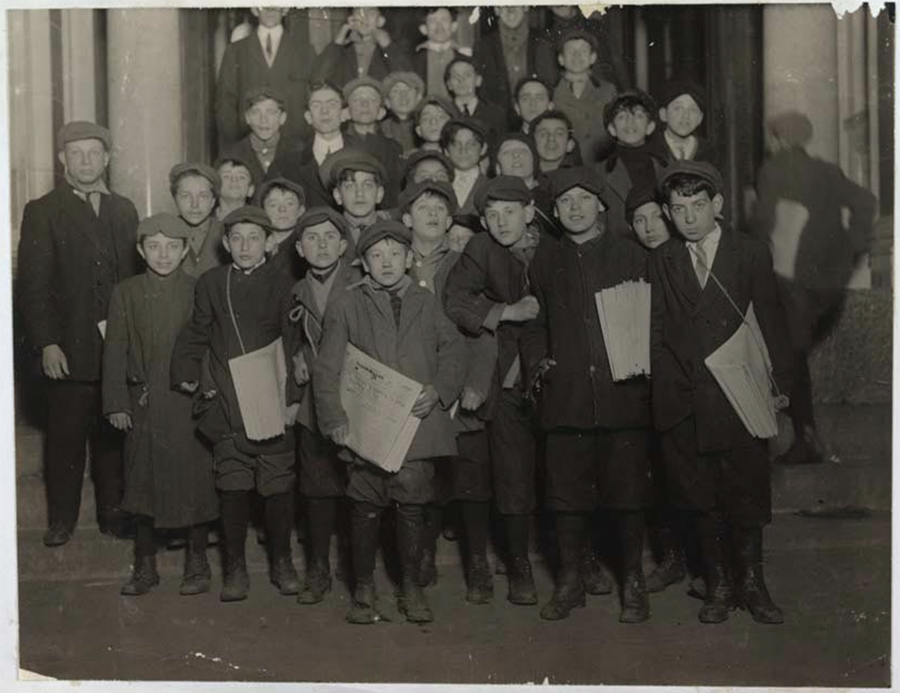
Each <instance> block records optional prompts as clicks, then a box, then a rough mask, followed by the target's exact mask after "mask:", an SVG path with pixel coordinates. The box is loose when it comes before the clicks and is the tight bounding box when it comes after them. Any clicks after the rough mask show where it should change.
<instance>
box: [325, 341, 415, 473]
mask: <svg viewBox="0 0 900 693" xmlns="http://www.w3.org/2000/svg"><path fill="white" fill-rule="evenodd" d="M421 392H422V386H421V385H420V384H419V383H417V382H416V381H415V380H411V379H410V378H407V377H406V376H405V375H403V374H401V373H398V372H397V371H395V370H393V369H392V368H389V367H388V366H385V365H384V364H383V363H380V362H378V361H376V360H375V359H373V358H372V357H370V356H368V355H367V354H365V353H363V352H362V351H360V350H359V349H357V348H356V347H355V346H353V345H352V344H348V345H347V353H346V354H345V356H344V367H343V369H342V371H341V405H342V406H343V408H344V412H346V414H347V419H348V420H349V422H350V440H349V442H348V443H347V447H349V448H350V449H351V450H353V451H354V452H355V453H356V454H357V455H359V456H360V457H362V458H363V459H365V460H368V461H369V462H372V463H374V464H376V465H378V466H379V467H381V468H382V469H385V470H387V471H389V472H397V471H399V470H400V467H401V465H402V464H403V460H404V459H406V453H407V452H409V446H410V445H411V444H412V441H413V438H414V437H415V435H416V430H417V429H418V428H419V421H420V419H419V418H418V417H416V416H413V415H412V414H411V413H410V412H411V411H412V408H413V405H414V404H415V403H416V400H417V399H418V397H419V394H420V393H421Z"/></svg>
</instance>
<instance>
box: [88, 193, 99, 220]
mask: <svg viewBox="0 0 900 693" xmlns="http://www.w3.org/2000/svg"><path fill="white" fill-rule="evenodd" d="M88 199H89V200H90V201H91V207H93V208H94V214H96V215H97V216H98V217H99V216H100V193H98V192H92V193H88Z"/></svg>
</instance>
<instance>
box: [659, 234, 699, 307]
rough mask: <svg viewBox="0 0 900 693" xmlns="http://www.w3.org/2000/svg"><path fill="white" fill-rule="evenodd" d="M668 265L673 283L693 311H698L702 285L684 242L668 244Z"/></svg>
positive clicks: (678, 241) (674, 241)
mask: <svg viewBox="0 0 900 693" xmlns="http://www.w3.org/2000/svg"><path fill="white" fill-rule="evenodd" d="M666 263H667V264H668V266H669V276H670V277H672V283H673V284H674V285H675V287H676V288H677V289H678V291H679V292H680V293H681V294H682V296H683V297H684V299H685V302H686V303H687V304H688V305H689V306H690V307H691V309H692V310H696V307H697V302H698V301H699V300H700V283H699V282H698V281H697V275H696V273H695V272H694V265H693V263H692V262H691V258H690V251H689V250H688V249H687V246H686V245H685V244H684V242H683V241H680V240H673V241H671V242H669V243H667V244H666Z"/></svg>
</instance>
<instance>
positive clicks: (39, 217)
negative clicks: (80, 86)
mask: <svg viewBox="0 0 900 693" xmlns="http://www.w3.org/2000/svg"><path fill="white" fill-rule="evenodd" d="M110 145H111V137H110V133H109V130H107V129H106V128H104V127H101V126H99V125H96V124H94V123H88V122H83V121H75V122H70V123H67V124H66V125H65V126H63V128H62V129H61V130H60V132H59V135H58V147H59V160H60V162H62V164H63V166H64V168H65V182H63V183H62V184H61V185H59V186H57V187H56V188H55V189H53V190H52V191H50V192H49V193H47V194H46V195H44V196H43V197H41V198H40V199H37V200H32V201H31V202H29V203H28V204H27V205H26V206H25V213H24V217H23V219H22V237H21V241H20V243H19V272H18V285H19V287H18V288H19V302H20V308H21V311H22V316H23V323H24V325H25V329H26V332H27V334H28V339H29V341H30V343H31V346H32V347H33V348H34V349H35V351H36V352H38V353H39V354H40V356H41V369H42V371H43V375H44V377H45V378H46V379H47V383H46V384H47V405H48V421H47V447H46V466H45V480H46V484H47V501H48V519H49V529H48V530H47V533H46V534H45V535H44V544H45V545H47V546H60V545H62V544H65V543H66V542H67V541H68V540H69V538H70V537H71V534H72V531H73V529H74V528H75V525H76V523H77V521H78V511H79V505H80V501H81V484H82V481H83V478H84V469H85V462H86V455H85V444H86V443H87V441H88V438H90V442H91V457H92V461H91V470H92V476H93V479H94V487H95V492H96V498H97V514H98V520H99V523H100V529H101V531H103V532H105V533H117V532H119V531H121V523H122V514H121V511H119V510H118V503H119V500H120V496H121V493H122V468H121V466H122V462H121V440H120V439H119V437H118V436H117V434H116V433H115V431H114V430H113V428H112V427H111V426H110V425H109V424H108V423H107V422H105V421H101V420H100V418H99V415H100V372H101V371H100V360H101V354H102V351H103V336H102V333H103V330H104V328H105V327H106V312H107V308H108V305H109V298H110V295H111V293H112V289H113V287H114V286H115V285H116V284H117V283H118V282H120V281H122V280H123V279H127V278H128V277H131V276H132V275H134V274H135V273H136V272H137V252H136V247H135V241H136V229H137V223H138V216H137V211H136V210H135V208H134V205H133V204H132V203H131V201H130V200H128V199H126V198H124V197H122V196H120V195H116V194H115V193H112V192H110V191H109V189H108V188H107V187H106V184H105V183H104V180H103V175H104V173H105V171H106V168H107V166H108V165H109V151H110Z"/></svg>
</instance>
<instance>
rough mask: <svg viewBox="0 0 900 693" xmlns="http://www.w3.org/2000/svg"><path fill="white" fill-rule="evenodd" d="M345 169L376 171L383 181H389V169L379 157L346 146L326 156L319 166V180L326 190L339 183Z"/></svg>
mask: <svg viewBox="0 0 900 693" xmlns="http://www.w3.org/2000/svg"><path fill="white" fill-rule="evenodd" d="M344 171H365V172H367V173H374V174H376V175H378V176H379V177H380V178H381V182H382V183H385V182H386V181H387V170H386V169H385V168H384V165H383V164H382V163H381V162H380V161H379V160H378V159H376V158H375V157H374V156H372V155H371V154H369V153H368V152H364V151H363V150H361V149H353V148H352V147H344V148H343V149H339V150H338V151H336V152H334V153H333V154H329V155H328V156H327V157H325V161H323V162H322V165H321V166H319V180H320V181H322V185H323V186H324V187H325V189H326V190H331V189H332V188H334V187H335V186H336V185H337V182H338V180H339V179H340V177H341V175H343V173H344Z"/></svg>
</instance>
